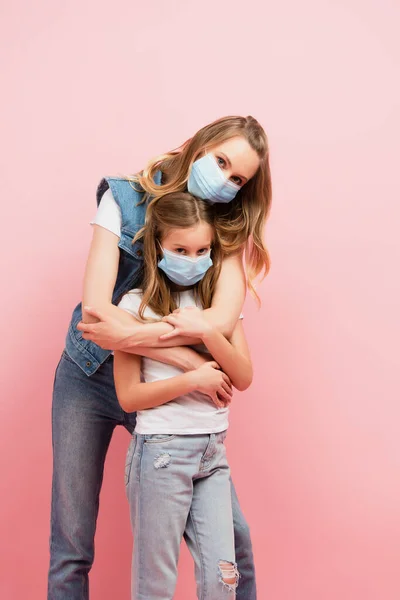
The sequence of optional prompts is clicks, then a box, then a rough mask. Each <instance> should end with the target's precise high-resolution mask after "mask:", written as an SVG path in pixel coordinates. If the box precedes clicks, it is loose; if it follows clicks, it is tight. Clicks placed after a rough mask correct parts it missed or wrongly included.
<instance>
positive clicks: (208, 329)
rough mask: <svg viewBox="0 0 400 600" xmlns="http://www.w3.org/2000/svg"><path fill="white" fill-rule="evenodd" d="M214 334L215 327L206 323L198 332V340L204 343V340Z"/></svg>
mask: <svg viewBox="0 0 400 600" xmlns="http://www.w3.org/2000/svg"><path fill="white" fill-rule="evenodd" d="M215 332H216V329H215V327H214V326H213V325H212V324H211V323H206V324H205V325H204V328H203V330H202V331H201V332H200V336H199V337H200V339H201V341H202V342H203V343H205V341H206V339H210V338H211V337H212V336H213V335H214V334H215Z"/></svg>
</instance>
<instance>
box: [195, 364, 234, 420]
mask: <svg viewBox="0 0 400 600" xmlns="http://www.w3.org/2000/svg"><path fill="white" fill-rule="evenodd" d="M188 375H190V377H192V378H193V381H194V384H195V386H196V389H197V390H199V392H202V393H203V394H207V396H210V398H211V399H212V401H213V402H214V404H215V406H216V407H217V408H225V407H226V406H228V405H229V404H230V403H231V400H232V384H231V381H230V379H229V377H228V375H225V373H224V372H223V371H221V370H220V368H219V365H218V363H216V362H214V361H210V362H206V363H204V365H202V366H201V367H199V368H198V369H195V370H194V371H191V372H190V374H188Z"/></svg>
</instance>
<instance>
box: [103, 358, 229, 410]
mask: <svg viewBox="0 0 400 600" xmlns="http://www.w3.org/2000/svg"><path fill="white" fill-rule="evenodd" d="M140 361H141V358H140V356H136V355H134V354H127V353H126V352H119V351H117V352H115V354H114V381H115V389H116V392H117V397H118V401H119V403H120V405H121V407H122V408H123V410H125V411H126V412H135V411H137V410H145V409H147V408H153V407H155V406H160V405H161V404H166V403H167V402H170V401H171V400H173V399H174V398H177V397H178V396H183V395H185V394H189V393H190V392H194V391H195V390H199V391H202V392H203V393H205V394H208V395H209V396H210V397H211V398H212V400H213V402H214V403H215V404H216V405H217V407H218V408H221V407H223V406H226V405H227V404H229V403H230V401H231V396H232V388H231V385H230V382H229V378H228V377H227V376H226V375H225V373H222V371H220V370H218V369H217V368H216V367H217V366H218V365H217V364H216V363H214V362H208V363H207V364H205V365H203V366H202V367H200V368H198V369H196V370H194V371H190V372H189V373H184V374H182V375H177V376H176V377H170V378H169V379H163V380H160V381H152V382H149V383H142V382H141V381H140ZM217 394H218V396H217Z"/></svg>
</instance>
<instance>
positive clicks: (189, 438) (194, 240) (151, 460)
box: [114, 192, 252, 600]
mask: <svg viewBox="0 0 400 600" xmlns="http://www.w3.org/2000/svg"><path fill="white" fill-rule="evenodd" d="M146 217H147V218H146V226H145V227H144V229H143V230H142V232H140V233H139V234H138V235H140V236H142V237H143V252H144V277H143V281H142V283H141V286H140V288H139V289H135V290H131V291H130V292H128V293H127V294H125V295H124V296H123V298H122V300H121V302H120V303H119V306H120V307H121V308H123V309H124V310H126V311H128V312H129V313H131V314H132V315H133V316H134V317H135V318H136V319H140V318H143V319H150V320H154V319H155V320H161V318H163V317H165V318H167V319H171V318H175V317H174V316H172V315H170V313H173V312H174V311H175V310H176V309H177V307H178V306H179V307H180V309H184V307H186V308H187V309H188V310H189V308H190V312H191V313H192V321H193V322H194V323H196V326H197V328H198V334H199V335H200V336H201V339H202V341H203V343H204V345H205V347H206V348H207V349H208V351H209V353H210V354H211V355H212V357H213V358H214V359H215V360H216V361H217V363H218V364H217V363H215V362H207V363H205V364H204V365H202V366H201V367H199V368H198V369H195V370H193V371H189V372H187V373H184V372H183V371H182V369H177V368H176V367H173V366H170V365H165V364H163V363H161V362H158V361H155V360H153V359H151V358H143V359H141V357H140V356H136V355H134V354H128V353H127V352H122V351H116V352H115V356H114V379H115V388H116V391H117V397H118V400H119V402H120V404H121V406H122V408H123V409H124V410H125V411H127V412H133V411H135V412H136V414H137V424H136V429H135V433H134V434H133V438H132V441H131V445H130V448H129V451H128V458H127V461H126V485H127V492H128V499H129V504H130V513H131V522H132V527H133V533H134V540H135V544H134V558H133V569H132V600H139V598H146V599H148V600H166V599H167V598H168V599H169V600H170V599H172V598H173V595H174V591H175V585H176V579H177V572H178V559H179V550H180V544H181V541H182V537H185V540H186V542H187V544H188V547H189V549H190V552H191V553H192V555H193V558H194V561H195V566H196V580H197V596H198V598H199V599H200V598H201V600H234V598H235V595H236V594H235V590H236V588H237V585H238V579H239V573H238V569H237V565H236V559H235V545H234V533H233V519H232V499H231V485H230V470H229V465H228V462H227V458H226V452H225V446H224V439H225V437H226V433H227V429H228V408H227V406H228V405H229V404H230V401H231V397H232V386H234V387H236V388H238V389H241V390H244V389H247V387H248V386H249V385H250V383H251V380H252V365H251V359H250V355H249V350H248V347H247V343H246V338H245V335H244V331H243V325H242V322H241V320H238V322H237V323H236V326H235V328H234V331H233V334H232V338H231V340H230V341H228V340H227V339H226V338H225V337H224V336H223V335H222V334H221V333H220V332H219V331H218V330H217V329H216V328H213V327H212V326H211V325H210V324H209V323H207V321H206V320H205V319H204V318H203V310H200V309H206V308H209V307H210V306H211V302H212V297H213V293H214V289H215V284H216V282H217V280H218V275H219V270H220V267H221V260H222V251H221V245H220V242H219V238H218V235H217V233H216V231H215V210H214V207H213V206H212V205H210V204H209V203H208V202H205V201H204V200H198V199H197V198H195V197H194V196H192V195H191V194H188V193H186V192H175V193H170V194H166V195H165V196H163V197H161V198H160V199H159V200H157V201H156V202H154V203H152V205H151V207H150V208H148V211H147V216H146ZM195 307H197V310H194V309H195ZM210 354H209V355H210ZM218 365H219V366H220V367H221V370H217V368H216V367H218ZM215 388H217V392H215ZM154 515H158V516H159V518H157V519H154Z"/></svg>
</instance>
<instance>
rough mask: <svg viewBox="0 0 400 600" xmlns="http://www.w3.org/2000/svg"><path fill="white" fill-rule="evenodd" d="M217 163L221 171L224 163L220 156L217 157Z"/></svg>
mask: <svg viewBox="0 0 400 600" xmlns="http://www.w3.org/2000/svg"><path fill="white" fill-rule="evenodd" d="M217 163H218V166H219V167H221V169H223V168H224V167H225V165H226V162H225V161H224V159H223V158H221V157H220V156H217Z"/></svg>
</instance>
